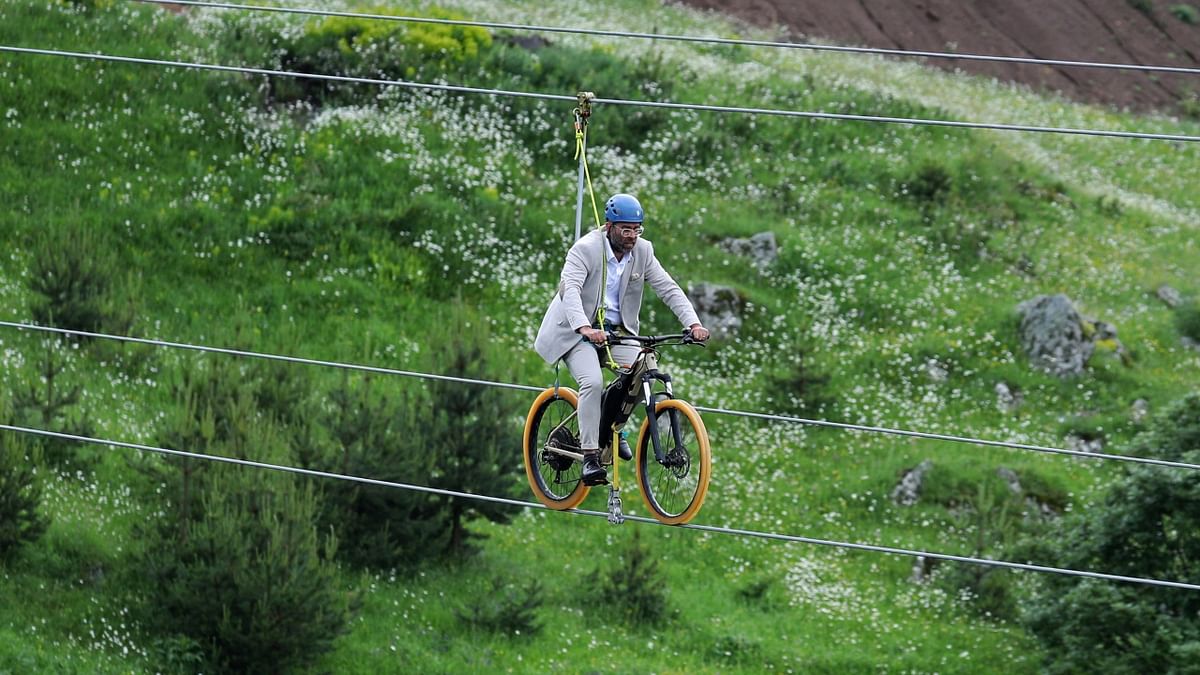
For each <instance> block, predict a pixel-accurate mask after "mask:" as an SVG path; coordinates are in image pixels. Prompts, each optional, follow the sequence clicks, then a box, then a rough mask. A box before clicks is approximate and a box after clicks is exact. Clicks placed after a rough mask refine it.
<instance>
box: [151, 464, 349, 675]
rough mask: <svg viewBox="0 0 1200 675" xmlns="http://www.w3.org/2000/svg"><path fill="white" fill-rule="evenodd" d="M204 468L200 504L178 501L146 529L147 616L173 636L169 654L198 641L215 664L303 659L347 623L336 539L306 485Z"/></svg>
mask: <svg viewBox="0 0 1200 675" xmlns="http://www.w3.org/2000/svg"><path fill="white" fill-rule="evenodd" d="M210 476H211V480H209V481H205V482H204V485H203V489H202V495H201V497H200V499H199V502H200V505H199V507H198V508H195V509H192V510H191V511H190V512H189V513H181V512H179V511H178V509H177V507H176V512H175V513H172V514H170V515H169V516H168V517H167V518H165V519H164V520H163V521H162V522H161V524H160V526H159V527H157V528H154V529H152V530H151V532H150V543H149V545H148V546H147V551H146V553H145V554H144V555H143V557H142V559H141V561H140V562H141V564H140V574H141V576H142V578H143V579H144V583H145V584H147V585H148V591H149V592H148V594H147V598H148V599H149V601H150V602H151V603H153V606H152V607H150V608H149V609H148V611H149V613H150V617H149V620H148V621H147V625H150V626H154V627H155V628H156V629H157V630H158V631H159V632H161V633H162V634H164V635H166V636H171V637H172V639H170V640H167V641H166V642H164V643H163V644H167V645H175V647H176V648H174V649H172V650H168V651H169V653H170V654H173V655H174V656H173V658H174V659H175V660H179V659H185V660H186V659H189V658H191V656H190V654H191V650H192V645H193V644H194V645H200V646H201V647H202V648H203V650H204V656H205V659H206V660H207V661H208V663H209V664H210V665H211V667H212V669H213V670H218V671H223V672H286V671H288V670H291V669H293V668H296V667H299V666H304V665H306V664H308V663H309V662H310V661H311V660H312V659H313V658H314V657H316V656H317V655H319V654H321V653H323V652H325V651H328V650H329V649H330V647H331V646H332V643H333V640H334V638H336V637H337V636H338V635H339V634H341V633H342V632H344V631H345V630H346V625H347V622H348V619H349V615H350V601H351V597H350V596H349V595H348V594H347V593H346V592H344V591H342V590H341V589H340V584H339V580H338V575H337V571H336V569H335V568H334V566H333V564H332V562H331V558H332V557H333V555H334V552H335V550H336V546H337V543H336V539H335V538H334V537H332V536H326V537H323V538H322V537H319V536H318V535H317V530H316V527H315V526H314V518H315V515H316V510H317V498H316V496H315V494H314V492H313V489H312V487H311V486H310V485H308V484H307V483H303V484H302V483H301V482H300V481H298V480H296V479H294V478H293V477H291V476H282V475H278V474H272V473H263V472H262V471H260V470H251V469H245V468H241V467H226V466H219V467H214V468H213V469H212V471H211V473H210ZM180 648H182V649H183V651H182V652H180V651H179V650H180Z"/></svg>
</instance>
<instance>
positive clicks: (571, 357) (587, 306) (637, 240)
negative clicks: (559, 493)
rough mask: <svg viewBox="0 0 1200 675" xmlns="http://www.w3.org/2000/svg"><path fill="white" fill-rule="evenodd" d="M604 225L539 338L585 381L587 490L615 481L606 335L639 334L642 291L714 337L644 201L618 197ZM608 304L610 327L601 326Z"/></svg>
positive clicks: (582, 251) (542, 348) (628, 352)
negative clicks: (661, 253)
mask: <svg viewBox="0 0 1200 675" xmlns="http://www.w3.org/2000/svg"><path fill="white" fill-rule="evenodd" d="M604 220H605V223H604V229H602V230H595V231H593V232H590V233H588V234H586V235H584V236H583V237H581V238H580V239H579V241H577V242H575V245H574V246H572V247H571V250H570V251H567V261H566V263H565V264H564V265H563V269H562V275H561V277H560V278H559V282H558V292H557V293H556V294H555V296H554V299H553V300H552V301H551V302H550V307H549V309H547V310H546V316H545V317H544V318H543V319H542V325H541V328H539V329H538V335H537V339H536V340H535V341H534V349H536V350H537V352H538V354H540V355H541V357H542V358H544V359H546V362H547V363H554V362H556V361H558V360H559V359H563V360H565V361H566V362H567V368H568V369H569V370H570V371H571V377H573V378H575V382H577V383H578V384H579V436H580V439H579V441H580V447H582V448H583V476H582V479H583V483H584V484H585V485H601V484H603V483H605V482H607V480H608V474H607V473H606V472H605V470H604V467H602V466H600V429H599V427H600V397H601V394H602V393H603V391H604V376H603V375H602V374H601V371H600V354H599V352H598V349H599V348H602V347H603V345H604V343H605V330H624V331H627V332H628V333H631V334H633V335H637V334H638V327H639V325H640V323H641V321H640V319H639V317H638V312H639V311H640V310H641V308H642V291H643V288H644V285H645V284H649V285H650V288H652V289H654V292H655V294H657V295H658V297H659V298H662V300H663V302H664V303H666V305H667V307H669V308H670V309H671V311H672V312H674V313H675V316H677V317H679V321H680V322H681V323H682V324H683V325H684V326H686V327H687V328H688V329H689V330H690V331H691V334H692V338H694V339H696V340H707V339H708V335H709V333H708V330H707V329H705V328H704V326H702V325H701V324H700V319H699V318H698V317H697V316H696V310H695V309H694V308H693V307H692V303H691V302H690V301H689V300H688V298H687V295H685V294H684V292H683V291H682V290H680V288H679V284H677V283H675V280H674V279H672V278H671V275H669V274H667V272H666V270H664V269H663V267H662V265H661V264H659V262H658V258H656V257H654V246H652V245H651V244H650V242H649V241H646V240H645V239H642V238H641V234H642V230H643V228H642V223H643V220H644V213H643V211H642V205H641V204H640V203H638V200H637V198H635V197H634V196H633V195H627V194H617V195H613V196H612V198H610V199H609V200H608V202H607V203H606V204H605V207H604ZM601 301H603V303H604V313H603V317H604V325H603V326H601V325H600V324H599V308H600V303H601ZM637 353H638V348H637V347H636V346H631V345H617V346H614V347H612V354H613V359H614V360H615V361H616V362H617V363H618V364H620V365H622V366H629V365H631V364H632V362H633V359H634V358H635V357H636V356H637ZM620 445H621V447H620V448H619V449H618V451H619V454H620V456H621V458H622V459H624V460H629V459H632V457H633V453H632V452H630V450H629V445H628V444H627V443H626V442H625V441H624V439H622V440H621V444H620Z"/></svg>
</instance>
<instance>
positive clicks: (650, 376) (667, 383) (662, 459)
mask: <svg viewBox="0 0 1200 675" xmlns="http://www.w3.org/2000/svg"><path fill="white" fill-rule="evenodd" d="M652 380H658V381H659V382H662V383H663V388H664V389H665V390H666V392H667V398H674V397H675V395H674V393H672V391H671V376H670V375H667V374H666V373H660V372H658V371H657V370H651V371H649V372H647V373H646V374H645V375H642V404H643V405H644V406H645V408H646V424H647V425H648V430H649V431H650V443H651V444H653V446H654V458H655V459H656V460H658V463H659V464H665V463H666V460H667V449H666V448H663V447H662V443H660V442H659V438H658V416H657V415H655V412H656V411H655V410H654V393H653V391H651V386H650V384H651V381H652ZM668 415H669V416H670V422H671V440H672V441H674V442H675V446H674V447H676V448H678V447H680V446H682V445H683V436H682V432H681V431H680V429H679V424H677V423H676V420H675V415H676V413H675V411H674V410H671V411H669V412H668Z"/></svg>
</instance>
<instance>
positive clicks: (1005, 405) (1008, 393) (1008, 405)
mask: <svg viewBox="0 0 1200 675" xmlns="http://www.w3.org/2000/svg"><path fill="white" fill-rule="evenodd" d="M995 390H996V408H997V409H998V410H1000V412H1002V413H1011V412H1015V411H1016V410H1017V408H1020V407H1021V404H1022V403H1024V401H1025V394H1022V393H1021V390H1019V389H1017V388H1015V387H1010V386H1009V385H1008V383H1007V382H997V383H996V387H995Z"/></svg>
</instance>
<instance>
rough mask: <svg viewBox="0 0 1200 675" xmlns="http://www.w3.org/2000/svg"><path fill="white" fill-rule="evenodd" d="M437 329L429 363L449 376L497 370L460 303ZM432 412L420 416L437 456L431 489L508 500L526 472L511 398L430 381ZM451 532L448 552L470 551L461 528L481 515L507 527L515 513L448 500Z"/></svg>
mask: <svg viewBox="0 0 1200 675" xmlns="http://www.w3.org/2000/svg"><path fill="white" fill-rule="evenodd" d="M441 325H443V326H445V327H446V329H447V330H445V331H442V332H435V333H434V334H433V335H432V337H431V342H432V344H433V347H432V348H431V352H432V357H431V358H432V363H431V366H432V367H434V369H435V370H436V371H437V372H440V373H443V374H445V375H450V376H453V377H460V378H467V379H475V380H490V379H494V378H495V377H496V376H497V375H498V373H496V372H494V371H493V370H492V369H491V368H489V367H488V365H487V364H488V363H498V362H502V361H500V359H498V358H496V357H494V356H491V355H489V354H488V353H487V350H486V348H487V345H489V344H490V343H491V342H492V340H491V337H490V332H489V330H488V328H487V325H488V324H487V322H486V321H484V320H483V319H482V318H481V317H480V315H479V314H478V313H477V312H474V311H473V310H470V309H468V308H467V307H466V306H464V305H462V304H461V303H455V304H453V305H451V307H450V311H449V313H448V315H447V317H446V319H445V320H444V321H442V322H441ZM429 391H430V403H431V404H432V406H431V409H429V410H427V411H423V414H422V417H425V418H427V419H429V420H431V424H430V429H429V432H428V434H429V435H428V445H427V447H426V448H425V451H426V452H427V453H429V454H430V455H432V456H433V457H435V458H436V464H435V466H434V479H433V485H434V486H435V487H439V488H443V489H447V490H454V491H456V492H467V493H471V494H489V495H494V496H498V497H513V496H515V495H514V491H515V490H516V486H517V485H518V480H519V478H520V476H521V475H523V473H524V469H523V468H522V465H521V463H520V461H518V460H517V459H516V458H519V457H520V456H521V447H520V431H519V429H517V428H516V425H515V424H514V423H513V420H514V419H517V418H518V414H519V413H518V409H517V407H516V399H514V398H513V397H512V396H511V395H509V394H508V393H506V392H503V391H501V390H499V389H496V388H494V387H481V386H477V385H470V384H464V383H459V382H448V381H444V380H436V381H434V382H432V383H430V385H429ZM447 509H448V516H449V523H448V525H449V527H450V533H449V538H448V540H447V542H446V550H447V552H449V553H452V554H464V553H469V552H470V551H471V548H470V546H469V541H470V539H471V538H473V537H475V536H478V535H475V534H474V533H472V532H470V531H469V530H468V529H467V528H466V524H467V522H468V521H469V520H472V519H476V518H486V519H488V520H490V521H492V522H495V523H507V522H509V521H510V520H512V518H513V516H514V515H515V514H516V513H517V511H516V510H515V509H513V508H512V507H511V506H508V505H505V504H498V503H495V502H485V501H477V500H467V499H453V500H451V501H450V502H449V503H448V504H447Z"/></svg>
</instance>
